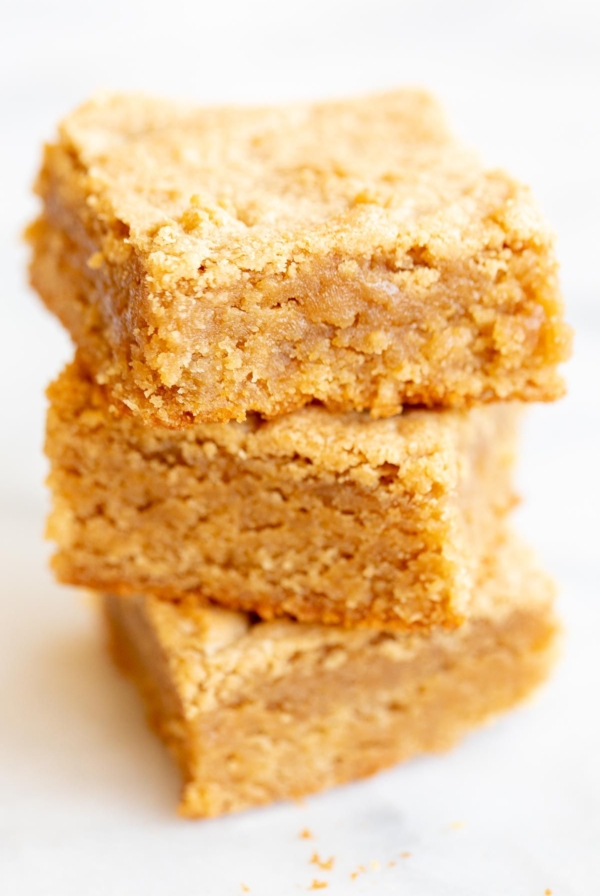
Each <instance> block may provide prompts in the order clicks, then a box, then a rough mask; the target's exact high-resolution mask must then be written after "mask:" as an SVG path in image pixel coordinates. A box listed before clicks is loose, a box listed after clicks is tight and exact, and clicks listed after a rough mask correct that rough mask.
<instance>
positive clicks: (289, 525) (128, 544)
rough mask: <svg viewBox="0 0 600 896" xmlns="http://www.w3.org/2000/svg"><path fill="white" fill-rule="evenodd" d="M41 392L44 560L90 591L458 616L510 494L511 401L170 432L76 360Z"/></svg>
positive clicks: (399, 622) (310, 412) (269, 607)
mask: <svg viewBox="0 0 600 896" xmlns="http://www.w3.org/2000/svg"><path fill="white" fill-rule="evenodd" d="M49 397H50V401H51V404H50V409H49V413H48V426H47V441H46V451H47V454H48V457H49V458H50V462H51V472H50V478H49V485H50V488H51V491H52V494H53V510H52V513H51V516H50V520H49V528H48V532H49V536H50V537H51V538H52V539H53V540H54V541H55V542H56V543H57V544H58V553H57V554H56V556H55V557H54V560H53V565H54V569H55V571H56V573H57V575H58V577H59V578H60V580H61V581H63V582H69V583H72V584H76V585H84V586H86V587H90V588H95V589H97V590H103V591H112V592H114V593H118V594H121V595H127V594H135V593H140V592H141V593H145V594H152V595H154V596H158V597H163V598H169V599H177V598H179V597H182V596H183V595H185V594H193V595H196V596H199V597H202V598H204V599H209V600H212V601H215V602H216V603H219V604H222V605H225V606H227V607H230V608H233V609H242V610H247V611H254V612H256V613H258V614H260V615H261V616H262V617H263V618H267V619H268V618H272V617H274V616H281V615H287V614H289V615H292V616H294V617H296V618H297V619H300V620H302V621H305V622H324V623H333V624H340V625H345V626H356V625H366V626H372V627H379V628H382V627H385V628H394V627H397V628H402V627H407V626H408V627H419V626H421V627H427V626H431V625H433V624H437V623H444V624H447V625H453V624H456V623H457V622H459V621H460V619H461V617H462V616H463V615H464V614H465V613H467V612H468V604H469V599H470V596H471V592H472V584H473V576H474V574H476V570H477V566H478V564H479V562H480V560H481V557H482V556H484V555H485V553H486V552H488V551H489V550H490V549H493V547H494V545H495V542H496V541H497V539H498V538H499V537H500V533H501V531H502V529H503V524H504V517H505V515H506V512H507V511H508V510H509V508H510V507H511V505H512V504H513V503H514V500H515V499H514V494H513V491H512V488H511V467H512V461H513V456H514V451H515V434H516V428H517V427H516V421H517V418H518V415H519V407H518V406H517V403H514V404H512V405H511V404H505V403H498V404H494V405H488V406H485V407H477V408H472V409H470V410H468V411H453V410H446V411H424V410H414V409H413V410H409V411H406V412H405V413H403V414H401V415H399V416H397V417H394V418H389V419H385V420H384V419H380V420H373V419H372V418H371V417H370V416H369V415H368V414H366V413H362V414H361V413H358V412H350V413H347V414H341V413H340V414H335V413H332V412H330V411H327V410H326V409H324V408H322V407H318V406H309V407H305V408H303V409H301V410H299V411H295V412H294V413H292V414H289V415H286V416H283V417H279V418H276V419H275V420H270V421H265V420H262V419H260V418H258V417H257V416H256V415H252V416H249V417H248V418H247V419H246V420H245V421H244V422H243V423H237V422H235V421H232V422H230V423H203V424H202V423H198V424H195V426H192V427H187V428H185V429H182V430H169V429H164V428H153V427H148V426H145V425H144V424H143V423H142V421H141V420H140V419H139V418H137V417H134V416H133V415H129V416H122V415H120V414H116V413H115V412H114V409H113V407H112V406H111V404H110V398H108V397H107V395H106V392H105V390H104V388H103V387H100V386H98V385H97V384H96V383H95V382H94V381H93V379H92V378H91V377H88V376H87V375H86V373H85V371H84V369H83V368H82V367H81V366H80V365H78V364H77V363H76V364H74V365H72V366H71V367H69V368H67V369H66V370H65V372H64V373H63V374H62V376H61V377H60V378H59V379H58V380H57V382H56V383H54V384H53V385H52V386H51V388H50V390H49Z"/></svg>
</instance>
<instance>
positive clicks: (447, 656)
mask: <svg viewBox="0 0 600 896" xmlns="http://www.w3.org/2000/svg"><path fill="white" fill-rule="evenodd" d="M552 590H553V589H552V586H551V584H550V583H549V581H548V579H547V578H546V577H545V576H543V575H542V574H541V573H540V572H539V571H538V570H537V569H536V568H535V566H533V565H532V562H531V559H530V558H529V557H528V556H527V554H526V552H524V551H523V549H521V548H520V547H519V546H517V545H515V544H514V543H510V542H509V543H506V544H505V546H504V548H503V549H501V551H500V552H499V554H498V555H497V558H496V560H495V562H494V563H493V564H492V565H491V566H490V567H488V569H487V572H486V576H484V577H483V578H482V581H481V582H480V589H479V594H478V599H477V611H476V614H475V616H474V617H473V618H472V619H471V621H469V622H468V623H466V624H465V625H464V626H462V627H461V628H460V629H458V630H455V631H453V632H448V631H443V630H437V631H433V632H431V633H430V634H429V635H423V634H418V633H414V632H413V633H395V634H391V633H373V632H366V631H362V632H361V631H355V632H348V631H343V630H340V629H336V628H334V627H320V626H304V625H300V624H298V623H292V622H287V623H284V622H275V623H253V622H252V620H251V619H250V618H249V617H247V616H245V615H243V614H239V613H232V612H228V611H224V610H207V609H206V608H202V607H200V606H199V605H198V604H197V602H195V601H193V600H192V599H188V600H185V601H183V602H181V603H180V604H170V603H165V602H161V601H158V600H155V599H152V598H146V597H138V598H135V599H132V600H128V601H123V600H121V599H120V598H116V597H110V596H107V597H106V598H105V604H104V605H105V609H106V613H107V618H108V620H109V626H110V630H111V633H112V638H113V642H114V643H115V644H116V646H117V651H118V652H119V654H120V655H121V658H122V660H123V661H124V662H123V665H124V666H126V668H127V670H128V671H129V673H130V674H132V676H133V677H134V679H135V680H136V682H137V684H138V686H139V687H140V689H141V691H142V693H143V695H144V697H145V699H146V703H147V706H148V710H149V716H150V719H151V721H152V723H153V725H154V727H155V728H156V729H157V731H158V733H159V734H160V736H161V737H162V738H163V739H164V740H165V742H166V743H167V745H168V746H169V747H170V749H171V750H172V751H173V753H174V754H175V756H176V758H177V759H178V762H179V764H180V766H181V769H182V772H183V776H184V782H185V787H184V792H183V797H182V804H181V810H182V812H183V813H184V814H186V815H188V816H191V817H196V816H214V815H219V814H222V813H225V812H233V811H238V810H240V809H245V808H248V807H250V806H255V805H260V804H263V803H267V802H271V801H273V800H277V799H285V798H291V797H298V796H301V795H304V794H307V793H312V792H315V791H317V790H321V789H323V788H325V787H330V786H334V785H336V784H340V783H344V782H345V781H349V780H352V779H354V778H357V777H363V776H365V775H370V774H373V773H374V772H376V771H378V770H379V769H381V768H384V767H386V766H388V765H391V764H393V763H395V762H398V761H401V760H404V759H407V758H409V757H411V756H413V755H416V754H418V753H421V752H432V751H439V750H444V749H447V748H448V747H449V746H451V745H452V744H453V743H454V742H455V741H456V740H457V739H458V738H459V737H460V736H462V735H463V734H464V733H465V732H466V731H467V730H469V729H470V728H472V727H474V726H475V725H479V724H481V723H482V722H483V721H485V720H487V719H488V718H489V717H490V716H492V715H494V714H496V713H498V712H500V711H504V710H506V709H507V708H509V707H510V706H511V705H512V704H514V703H515V702H517V701H518V700H521V699H523V698H524V697H525V696H527V694H528V693H529V692H530V691H531V689H532V688H533V687H535V686H536V685H537V684H538V683H539V682H540V681H541V680H542V679H543V678H544V677H545V676H546V674H547V672H548V668H549V666H550V663H551V661H552V658H553V656H554V650H555V636H556V621H555V618H554V616H553V613H552V609H551V600H552Z"/></svg>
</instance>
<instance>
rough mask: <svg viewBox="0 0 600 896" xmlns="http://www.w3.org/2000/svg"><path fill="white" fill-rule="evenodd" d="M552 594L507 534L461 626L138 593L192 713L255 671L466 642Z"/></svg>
mask: <svg viewBox="0 0 600 896" xmlns="http://www.w3.org/2000/svg"><path fill="white" fill-rule="evenodd" d="M553 594H554V586H553V584H552V582H551V580H550V579H549V578H548V577H547V576H546V575H545V574H544V573H543V572H542V571H541V570H540V569H539V567H538V566H537V563H536V561H535V558H534V557H533V556H532V554H531V552H530V551H529V549H528V548H527V547H525V546H523V545H522V544H521V543H519V542H518V541H517V540H516V539H514V538H513V537H507V539H506V541H505V542H504V543H503V544H501V545H500V546H499V549H498V551H497V552H496V556H495V557H494V558H492V559H490V560H489V561H488V563H487V565H484V569H483V572H482V575H481V578H480V581H479V584H478V588H477V590H476V595H475V598H474V603H473V607H472V614H471V615H470V617H469V621H468V622H465V623H464V624H463V626H462V627H461V628H460V629H458V630H455V631H447V630H442V629H440V630H433V631H432V632H430V633H427V634H422V633H418V632H394V633H383V632H373V631H369V630H368V629H355V630H345V629H340V628H337V627H335V626H320V625H304V624H301V623H299V622H296V621H293V622H292V621H290V622H288V621H285V620H283V621H282V620H279V621H274V622H257V621H254V620H253V619H252V618H251V617H250V616H248V615H247V614H245V613H238V612H233V611H230V610H224V609H220V608H216V607H215V608H206V607H202V606H200V605H199V604H198V602H197V601H195V600H194V599H192V598H190V599H186V600H183V601H181V602H180V603H171V602H169V601H161V600H158V599H155V598H149V597H140V598H137V600H138V601H140V602H141V604H142V607H143V612H144V613H145V615H146V617H147V619H148V620H149V621H150V624H151V626H152V628H153V630H154V632H155V635H156V636H157V638H158V640H159V642H160V644H161V647H162V649H163V650H164V652H165V655H166V656H167V658H168V662H169V665H170V667H171V673H172V675H173V677H174V680H175V683H176V686H177V687H178V690H179V692H180V695H181V697H182V700H183V703H184V706H185V708H186V713H188V714H189V715H194V714H195V713H196V712H198V711H205V710H210V709H211V708H214V707H215V706H216V705H218V704H219V703H221V702H223V701H227V700H228V699H230V698H231V697H232V696H233V697H235V694H236V692H239V690H240V688H242V687H243V686H244V684H245V683H246V682H248V681H251V680H252V678H253V677H254V676H257V675H259V676H266V677H267V678H273V679H275V678H279V677H282V676H284V675H286V674H289V673H290V671H292V667H293V668H294V669H296V670H297V671H300V670H302V669H303V668H306V667H307V666H308V667H309V668H310V667H311V665H314V664H319V663H322V664H323V667H324V668H327V667H328V664H336V665H339V664H343V663H344V662H346V661H347V660H348V658H349V657H350V656H351V655H352V653H353V652H355V651H357V650H361V649H363V648H369V649H371V648H373V649H377V650H381V651H382V652H383V653H387V654H388V655H389V656H391V657H392V658H395V659H398V660H401V659H404V658H409V657H410V656H411V655H413V654H414V653H416V652H417V651H418V650H419V649H420V648H421V647H422V646H423V645H424V643H426V642H427V641H428V640H429V641H432V640H439V641H440V642H441V643H445V644H452V643H453V642H454V643H455V644H458V645H460V642H461V638H462V636H463V635H465V634H466V633H468V631H469V627H470V626H472V625H473V624H475V623H476V621H477V620H478V619H489V620H491V621H496V620H500V619H502V618H503V617H506V616H507V615H509V614H510V613H511V612H515V611H518V610H523V611H524V612H535V611H536V608H537V609H542V608H544V607H548V605H549V603H550V601H551V600H552V597H553ZM457 649H460V648H457Z"/></svg>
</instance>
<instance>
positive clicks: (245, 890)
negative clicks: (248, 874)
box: [240, 884, 250, 893]
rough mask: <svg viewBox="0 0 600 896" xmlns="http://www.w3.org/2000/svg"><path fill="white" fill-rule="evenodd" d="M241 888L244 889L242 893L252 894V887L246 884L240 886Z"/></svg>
mask: <svg viewBox="0 0 600 896" xmlns="http://www.w3.org/2000/svg"><path fill="white" fill-rule="evenodd" d="M240 887H241V888H242V893H249V892H250V887H247V886H246V884H240Z"/></svg>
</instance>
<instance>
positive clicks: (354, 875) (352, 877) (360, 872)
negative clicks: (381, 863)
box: [350, 865, 367, 880]
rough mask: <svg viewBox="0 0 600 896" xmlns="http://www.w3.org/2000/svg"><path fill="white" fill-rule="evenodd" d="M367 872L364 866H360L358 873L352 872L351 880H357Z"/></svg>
mask: <svg viewBox="0 0 600 896" xmlns="http://www.w3.org/2000/svg"><path fill="white" fill-rule="evenodd" d="M366 870H367V869H366V868H365V866H364V865H359V866H358V868H357V869H356V871H352V872H351V874H350V878H351V880H356V878H357V877H358V875H359V874H365V872H366Z"/></svg>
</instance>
